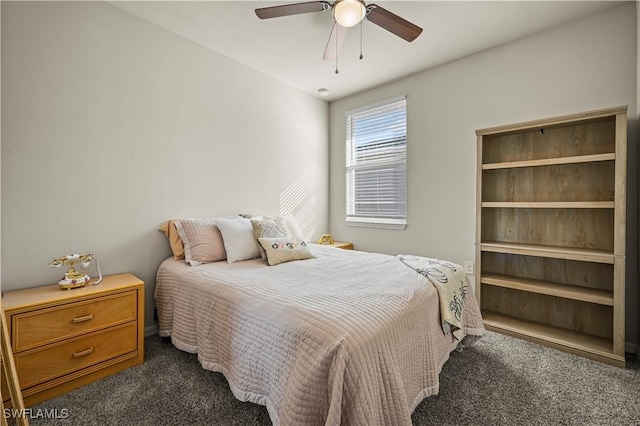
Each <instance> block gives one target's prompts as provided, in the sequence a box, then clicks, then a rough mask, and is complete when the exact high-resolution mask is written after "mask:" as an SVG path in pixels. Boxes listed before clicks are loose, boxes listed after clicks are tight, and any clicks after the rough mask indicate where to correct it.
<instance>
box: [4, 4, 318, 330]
mask: <svg viewBox="0 0 640 426" xmlns="http://www.w3.org/2000/svg"><path fill="white" fill-rule="evenodd" d="M2 114H3V115H2V168H1V170H2V181H1V182H2V216H1V218H2V224H1V225H2V290H3V291H9V290H14V289H19V288H26V287H32V286H37V285H42V284H48V283H52V282H55V281H56V280H57V279H58V278H59V276H60V275H61V271H60V270H51V269H48V268H47V263H48V262H49V260H50V259H51V258H52V257H54V256H59V255H63V254H66V253H76V252H86V251H91V252H94V253H96V254H97V255H98V256H99V259H100V264H101V266H102V272H103V273H104V274H113V273H118V272H124V271H129V272H132V273H134V274H136V275H138V276H139V277H140V278H141V279H143V280H144V281H145V282H146V291H147V294H146V298H147V303H146V307H147V315H146V322H147V326H149V325H151V324H152V322H153V321H152V314H153V309H152V308H153V289H154V284H155V282H154V281H155V274H156V270H157V267H158V265H159V264H160V262H161V261H162V260H163V259H165V258H166V257H168V256H169V254H170V251H169V246H168V244H167V242H166V241H165V237H164V236H163V235H162V234H161V233H160V232H158V231H157V228H158V226H159V225H160V224H161V223H162V222H163V221H165V220H166V219H168V218H173V217H185V216H192V217H201V216H216V215H227V214H232V213H238V212H258V213H269V214H271V213H278V212H289V211H292V212H293V213H294V214H296V215H298V216H299V218H300V219H301V221H302V222H303V223H302V224H303V225H304V230H305V231H306V232H307V233H308V234H310V235H312V236H316V235H317V234H319V233H323V232H326V230H327V228H328V211H327V200H328V195H327V189H328V188H327V182H328V177H327V170H328V158H327V156H328V148H327V144H328V142H327V141H328V124H327V123H328V105H327V103H326V102H324V101H321V100H318V99H316V98H314V97H312V96H310V95H307V94H304V93H302V92H300V91H298V90H296V89H293V88H291V87H289V86H287V85H285V84H282V83H280V82H278V81H276V80H274V79H272V78H270V77H268V76H266V75H264V74H262V73H259V72H257V71H254V70H252V69H250V68H248V67H246V66H244V65H241V64H239V63H237V62H234V61H232V60H230V59H229V58H226V57H224V56H222V55H219V54H217V53H214V52H212V51H210V50H207V49H205V48H203V47H201V46H199V45H197V44H195V43H192V42H190V41H187V40H186V39H183V38H180V37H178V36H175V35H173V34H171V33H169V32H167V31H165V30H163V29H161V28H160V27H157V26H155V25H151V24H149V23H147V22H145V21H143V20H140V19H138V18H136V17H133V16H131V15H129V14H127V13H125V12H123V11H122V10H120V9H118V8H115V7H113V6H111V5H109V4H105V3H101V2H100V3H98V2H69V3H61V2H41V3H24V2H2ZM300 183H304V184H303V185H301V184H300Z"/></svg>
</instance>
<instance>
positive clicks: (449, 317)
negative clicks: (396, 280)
mask: <svg viewBox="0 0 640 426" xmlns="http://www.w3.org/2000/svg"><path fill="white" fill-rule="evenodd" d="M398 259H400V261H401V262H402V263H404V264H405V265H407V266H408V267H410V268H411V269H413V270H415V271H416V272H417V273H419V274H422V275H424V276H425V277H427V279H428V280H429V281H430V282H431V283H432V284H433V285H434V287H435V288H436V290H437V291H438V298H439V300H440V320H441V322H442V330H443V331H444V332H445V333H446V334H449V333H453V337H455V338H456V339H457V340H462V338H463V337H464V330H463V324H462V321H461V320H462V311H463V309H464V302H465V300H466V298H467V291H468V281H467V275H466V274H465V272H464V270H463V269H462V266H460V265H457V264H455V263H451V262H447V261H444V260H440V259H432V258H429V257H420V256H410V255H402V254H401V255H398Z"/></svg>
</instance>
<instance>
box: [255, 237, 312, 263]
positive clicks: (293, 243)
mask: <svg viewBox="0 0 640 426" xmlns="http://www.w3.org/2000/svg"><path fill="white" fill-rule="evenodd" d="M258 242H259V243H260V245H261V246H262V248H263V249H264V251H265V253H266V255H267V263H268V264H269V266H274V265H278V264H280V263H284V262H290V261H292V260H303V259H311V258H314V257H315V256H314V255H313V254H311V250H310V249H309V246H308V245H307V243H306V242H305V241H304V240H302V239H296V238H258Z"/></svg>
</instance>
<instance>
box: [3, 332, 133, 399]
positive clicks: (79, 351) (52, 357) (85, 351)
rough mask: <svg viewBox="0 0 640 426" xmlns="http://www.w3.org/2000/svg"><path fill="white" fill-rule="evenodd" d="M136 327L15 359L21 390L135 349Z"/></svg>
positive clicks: (94, 334)
mask: <svg viewBox="0 0 640 426" xmlns="http://www.w3.org/2000/svg"><path fill="white" fill-rule="evenodd" d="M136 333H137V323H136V322H133V323H130V324H125V325H121V326H117V327H113V328H109V329H107V330H103V331H98V332H95V333H92V334H89V335H87V336H83V337H78V338H75V339H72V340H70V341H65V342H61V343H57V344H52V345H49V346H45V347H43V348H40V349H36V350H32V351H26V352H23V353H20V354H16V355H15V361H16V369H17V370H18V380H19V382H20V386H21V387H22V388H28V387H29V386H33V385H36V384H38V383H42V382H46V381H48V380H52V379H54V378H56V377H59V376H62V375H65V374H69V373H72V372H74V371H77V370H80V369H82V368H85V367H88V366H90V365H93V364H98V363H100V362H103V361H107V360H110V359H113V358H116V357H118V356H120V355H124V354H127V353H134V352H135V351H136V349H138V348H137V345H136V343H137V339H136Z"/></svg>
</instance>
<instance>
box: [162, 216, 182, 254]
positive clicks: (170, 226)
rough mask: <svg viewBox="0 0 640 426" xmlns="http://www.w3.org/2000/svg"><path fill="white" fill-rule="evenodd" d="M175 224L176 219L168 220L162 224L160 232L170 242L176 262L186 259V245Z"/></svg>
mask: <svg viewBox="0 0 640 426" xmlns="http://www.w3.org/2000/svg"><path fill="white" fill-rule="evenodd" d="M175 223H176V220H175V219H171V220H168V221H166V222H165V223H163V224H162V226H161V227H160V229H158V231H160V232H162V233H163V234H164V235H165V236H166V237H167V239H168V240H169V245H170V246H171V251H172V252H173V257H174V258H175V259H176V260H180V259H184V244H182V239H181V238H180V234H179V233H178V230H177V229H176V225H175Z"/></svg>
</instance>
